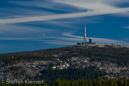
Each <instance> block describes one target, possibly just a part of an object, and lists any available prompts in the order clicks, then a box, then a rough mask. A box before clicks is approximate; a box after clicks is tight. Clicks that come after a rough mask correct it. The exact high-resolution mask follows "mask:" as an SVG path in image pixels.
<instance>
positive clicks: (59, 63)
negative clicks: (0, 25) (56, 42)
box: [0, 44, 129, 81]
mask: <svg viewBox="0 0 129 86" xmlns="http://www.w3.org/2000/svg"><path fill="white" fill-rule="evenodd" d="M75 69H76V70H75ZM0 70H1V73H0V75H1V76H0V79H3V78H5V79H16V78H17V79H21V80H24V79H28V78H29V79H30V78H31V79H39V78H41V79H45V80H48V81H50V79H47V77H48V76H49V77H50V76H51V77H52V75H53V78H52V79H51V80H54V79H55V78H58V77H59V75H60V77H61V78H62V79H63V78H65V79H72V78H71V77H74V76H77V77H76V79H78V78H84V79H86V78H91V79H92V78H99V77H107V78H119V77H126V78H129V77H128V75H129V47H126V46H120V45H113V44H111V45H108V44H87V45H76V46H67V47H62V48H54V49H46V50H37V51H29V52H18V53H7V54H0ZM68 71H69V72H68ZM83 71H84V72H83ZM86 72H87V74H86ZM66 73H67V75H66ZM68 73H69V74H68ZM70 73H71V74H73V76H71V74H70ZM50 74H52V75H50ZM56 74H57V75H56ZM79 74H80V76H78V75H79ZM42 75H43V76H44V77H43V76H42ZM68 75H70V76H68ZM84 75H85V77H83V76H84ZM93 75H94V76H93ZM81 76H82V77H81ZM60 77H59V78H60ZM66 77H67V78H66Z"/></svg>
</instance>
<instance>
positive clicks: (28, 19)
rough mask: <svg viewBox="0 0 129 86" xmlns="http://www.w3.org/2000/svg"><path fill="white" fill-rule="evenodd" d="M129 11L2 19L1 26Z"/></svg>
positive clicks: (117, 10)
mask: <svg viewBox="0 0 129 86" xmlns="http://www.w3.org/2000/svg"><path fill="white" fill-rule="evenodd" d="M126 11H129V8H120V9H113V10H111V11H110V10H100V11H87V12H78V13H69V14H56V15H48V16H34V17H24V18H12V19H0V24H11V23H23V22H34V21H48V20H56V19H67V18H78V17H87V16H96V15H104V14H113V13H121V12H126Z"/></svg>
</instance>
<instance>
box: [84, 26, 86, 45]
mask: <svg viewBox="0 0 129 86" xmlns="http://www.w3.org/2000/svg"><path fill="white" fill-rule="evenodd" d="M85 44H86V24H85V36H84V45H85Z"/></svg>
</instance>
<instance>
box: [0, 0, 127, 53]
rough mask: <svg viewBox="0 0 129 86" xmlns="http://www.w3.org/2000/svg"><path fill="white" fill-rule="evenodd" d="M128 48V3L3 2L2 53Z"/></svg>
mask: <svg viewBox="0 0 129 86" xmlns="http://www.w3.org/2000/svg"><path fill="white" fill-rule="evenodd" d="M85 24H86V25H87V40H88V38H89V37H90V38H92V39H93V41H94V42H96V43H97V44H118V45H123V46H129V1H128V0H0V53H11V52H21V51H33V50H41V49H49V48H56V47H64V46H69V45H76V43H77V42H82V41H83V37H84V25H85Z"/></svg>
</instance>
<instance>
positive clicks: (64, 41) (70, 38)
mask: <svg viewBox="0 0 129 86" xmlns="http://www.w3.org/2000/svg"><path fill="white" fill-rule="evenodd" d="M63 35H64V36H67V37H49V38H52V39H55V40H45V43H50V44H59V45H70V44H71V45H76V43H77V42H82V41H83V37H82V36H76V35H72V34H71V33H63ZM88 38H89V37H87V40H88ZM90 38H92V39H93V42H96V43H97V44H117V45H124V46H129V43H127V42H124V41H119V40H113V39H106V38H94V37H90Z"/></svg>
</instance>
